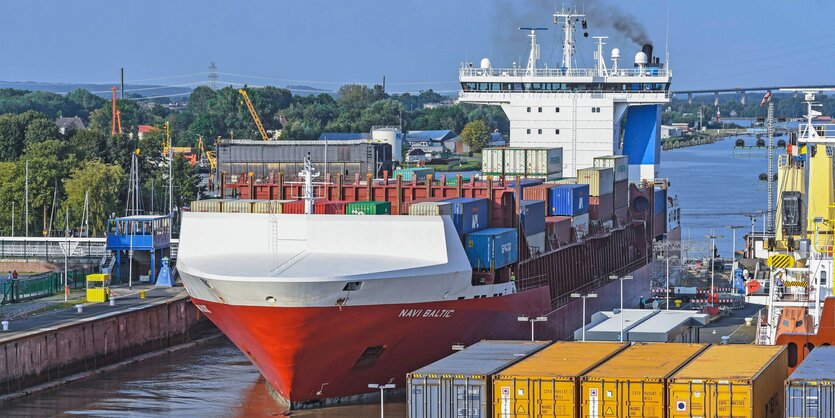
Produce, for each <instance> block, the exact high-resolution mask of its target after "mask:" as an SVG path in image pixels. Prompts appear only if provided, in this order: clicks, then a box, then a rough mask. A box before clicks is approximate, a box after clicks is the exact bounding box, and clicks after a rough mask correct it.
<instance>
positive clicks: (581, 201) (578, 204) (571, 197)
mask: <svg viewBox="0 0 835 418" xmlns="http://www.w3.org/2000/svg"><path fill="white" fill-rule="evenodd" d="M588 211H589V186H588V185H587V184H561V185H558V186H556V187H552V188H551V199H550V206H549V207H548V215H551V216H576V215H580V214H583V213H587V212H588Z"/></svg>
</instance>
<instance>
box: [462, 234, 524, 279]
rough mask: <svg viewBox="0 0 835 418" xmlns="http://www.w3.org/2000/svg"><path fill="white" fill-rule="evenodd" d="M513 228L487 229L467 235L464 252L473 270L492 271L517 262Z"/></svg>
mask: <svg viewBox="0 0 835 418" xmlns="http://www.w3.org/2000/svg"><path fill="white" fill-rule="evenodd" d="M518 243H519V236H518V235H517V233H516V229H515V228H487V229H484V230H481V231H475V232H471V233H469V234H467V235H466V236H465V238H464V251H466V253H467V258H469V259H470V265H471V266H472V267H473V268H474V269H490V270H494V269H497V268H500V267H504V266H507V265H510V264H513V263H515V262H516V261H518V260H519V248H518V245H519V244H518Z"/></svg>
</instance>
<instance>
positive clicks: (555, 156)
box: [525, 148, 562, 178]
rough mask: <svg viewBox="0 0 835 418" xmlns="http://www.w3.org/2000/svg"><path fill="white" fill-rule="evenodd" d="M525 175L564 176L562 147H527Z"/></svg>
mask: <svg viewBox="0 0 835 418" xmlns="http://www.w3.org/2000/svg"><path fill="white" fill-rule="evenodd" d="M525 175H526V176H529V177H541V178H544V177H547V176H554V177H562V148H525Z"/></svg>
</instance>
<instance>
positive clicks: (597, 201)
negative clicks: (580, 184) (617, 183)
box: [589, 193, 615, 221]
mask: <svg viewBox="0 0 835 418" xmlns="http://www.w3.org/2000/svg"><path fill="white" fill-rule="evenodd" d="M614 215H615V194H614V193H609V194H606V195H603V196H589V219H590V220H593V221H608V220H609V219H612V216H614Z"/></svg>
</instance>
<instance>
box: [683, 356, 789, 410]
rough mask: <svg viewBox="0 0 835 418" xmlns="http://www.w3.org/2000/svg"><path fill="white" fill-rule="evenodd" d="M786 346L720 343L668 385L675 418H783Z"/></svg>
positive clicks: (692, 362) (786, 365) (786, 367)
mask: <svg viewBox="0 0 835 418" xmlns="http://www.w3.org/2000/svg"><path fill="white" fill-rule="evenodd" d="M787 377H788V360H787V355H786V350H785V347H784V346H765V345H716V346H713V347H710V348H709V349H707V350H706V351H705V352H704V353H702V354H701V355H700V356H698V357H696V359H694V360H693V361H691V362H690V363H689V364H688V365H687V366H685V367H684V368H682V369H681V370H679V371H678V373H676V374H674V375H673V376H672V377H671V378H670V381H669V387H668V396H669V399H670V405H669V415H668V416H670V417H716V416H719V417H730V416H733V417H734V418H736V417H752V418H754V417H756V418H759V417H781V416H783V413H784V405H783V382H784V381H785V380H786V378H787Z"/></svg>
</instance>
